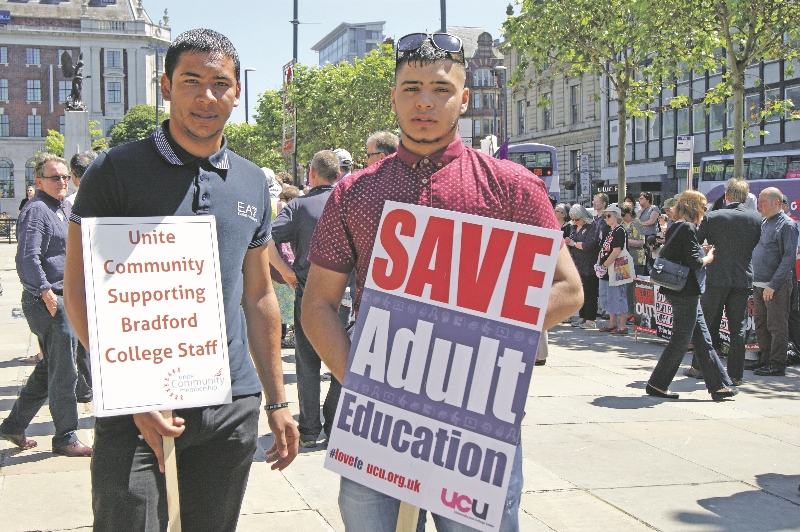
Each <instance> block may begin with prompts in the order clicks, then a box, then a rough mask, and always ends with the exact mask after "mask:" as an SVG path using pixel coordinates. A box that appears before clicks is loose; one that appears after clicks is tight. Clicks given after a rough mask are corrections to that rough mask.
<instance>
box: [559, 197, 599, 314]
mask: <svg viewBox="0 0 800 532" xmlns="http://www.w3.org/2000/svg"><path fill="white" fill-rule="evenodd" d="M569 217H570V219H572V222H573V223H574V224H575V225H573V226H572V233H571V234H570V236H569V237H568V238H566V239H564V243H565V244H566V245H567V247H569V253H570V255H572V260H573V262H574V263H575V267H576V268H577V269H578V273H579V274H580V276H581V284H582V285H583V306H582V307H581V310H580V312H578V316H579V318H580V319H579V320H578V321H576V322H574V323H573V324H572V326H573V327H580V328H581V329H596V328H597V323H596V321H595V320H596V319H597V296H598V288H599V279H598V278H597V275H595V273H594V265H595V263H596V262H597V252H598V251H600V243H599V241H598V235H597V226H596V225H595V223H594V217H592V215H591V214H589V211H587V210H586V209H585V208H584V207H583V206H581V205H573V206H572V208H571V209H570V210H569Z"/></svg>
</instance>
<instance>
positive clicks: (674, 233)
mask: <svg viewBox="0 0 800 532" xmlns="http://www.w3.org/2000/svg"><path fill="white" fill-rule="evenodd" d="M705 206H706V198H705V196H703V194H701V193H700V192H697V191H696V190H686V191H684V192H683V193H681V195H680V196H679V197H678V201H677V203H676V204H675V207H674V208H673V219H674V220H675V223H674V224H672V227H670V228H669V230H668V231H667V234H666V235H665V237H666V241H665V243H664V246H663V247H662V248H661V251H660V253H659V257H658V259H657V260H656V262H655V264H654V265H653V271H651V272H650V274H651V279H652V281H653V282H654V283H656V284H660V285H661V289H660V292H661V293H662V294H664V296H665V297H666V298H667V301H668V302H669V304H670V305H672V336H671V337H670V339H669V343H668V344H667V347H666V348H665V349H664V352H663V353H662V354H661V358H659V359H658V364H656V367H655V369H654V370H653V373H652V375H650V379H649V380H648V382H647V387H646V390H645V391H646V392H647V395H652V396H654V397H661V398H664V399H677V398H678V394H677V393H671V392H670V391H669V385H670V383H671V382H672V380H673V379H674V378H675V374H676V373H677V372H678V368H679V367H680V365H681V361H683V357H684V355H685V354H686V350H687V348H688V347H689V342H691V343H692V344H693V345H694V353H695V356H697V358H698V360H699V361H700V367H701V369H702V370H703V379H704V380H705V383H706V388H707V389H708V391H709V393H710V394H711V397H712V399H714V401H722V400H723V399H726V398H729V397H733V396H734V395H736V394H737V393H738V390H737V389H736V388H735V387H734V386H733V382H732V381H731V378H730V377H729V376H728V372H727V371H725V367H724V366H723V365H722V362H720V360H719V357H718V356H717V353H716V351H714V348H713V347H712V345H711V335H710V334H709V332H708V327H706V320H705V318H704V317H703V309H702V308H701V307H700V294H702V293H703V291H704V289H705V269H704V267H705V266H706V265H707V264H708V263H710V262H711V261H713V260H714V248H713V247H709V248H708V249H707V250H704V249H703V248H702V247H701V246H700V243H699V242H698V241H697V233H696V231H697V228H696V225H698V224H699V223H700V221H701V220H702V219H703V215H704V214H705ZM706 252H707V254H706ZM681 266H683V267H684V268H680V267H681ZM685 267H688V270H687V269H686V268H685ZM673 272H677V273H673ZM681 284H683V286H681ZM668 286H669V287H668Z"/></svg>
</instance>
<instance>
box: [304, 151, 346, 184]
mask: <svg viewBox="0 0 800 532" xmlns="http://www.w3.org/2000/svg"><path fill="white" fill-rule="evenodd" d="M311 168H313V169H314V172H316V174H317V177H319V178H320V179H322V180H323V181H325V182H327V183H333V182H334V181H336V178H337V177H339V158H338V157H337V156H336V154H335V153H333V151H331V150H322V151H318V152H317V153H315V154H314V158H313V159H311Z"/></svg>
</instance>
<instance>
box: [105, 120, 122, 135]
mask: <svg viewBox="0 0 800 532" xmlns="http://www.w3.org/2000/svg"><path fill="white" fill-rule="evenodd" d="M117 124H119V119H117V118H106V123H105V126H106V127H105V132H106V137H110V136H111V130H112V129H114V126H116V125H117Z"/></svg>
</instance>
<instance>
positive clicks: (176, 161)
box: [64, 30, 298, 531]
mask: <svg viewBox="0 0 800 532" xmlns="http://www.w3.org/2000/svg"><path fill="white" fill-rule="evenodd" d="M239 72H240V69H239V59H238V54H237V52H236V50H235V49H234V47H233V45H232V44H231V42H230V41H229V40H228V39H227V38H226V37H225V36H223V35H220V34H219V33H216V32H214V31H211V30H191V31H187V32H185V33H183V34H181V35H179V36H178V37H177V38H176V39H175V41H174V42H173V43H172V45H171V46H170V48H169V50H168V51H167V54H166V57H165V74H164V75H163V76H162V77H161V91H162V94H163V97H164V99H165V100H167V101H169V102H170V104H171V113H170V115H171V119H170V120H167V121H165V122H164V123H163V124H162V125H161V127H160V128H158V129H157V130H156V131H155V133H154V134H153V136H152V137H150V138H148V139H145V140H141V141H137V142H132V143H129V144H125V145H123V146H119V147H117V148H113V149H111V150H109V151H108V152H105V153H104V154H102V155H100V156H99V157H98V159H97V160H96V161H95V163H94V164H93V165H92V166H91V167H90V168H89V170H88V171H87V172H86V175H85V176H84V178H83V180H82V182H81V193H80V194H79V195H78V198H77V201H76V204H75V206H74V208H73V212H72V216H71V218H70V219H71V221H73V222H74V223H73V224H71V226H70V230H69V240H68V251H67V273H66V279H65V283H64V284H65V287H67V293H66V294H65V299H66V303H67V311H68V314H69V316H70V321H71V322H72V323H73V325H74V326H75V330H76V332H77V333H78V336H79V337H80V339H81V342H82V343H83V344H84V345H89V338H88V332H87V331H88V326H87V314H86V295H85V292H84V264H83V255H82V240H81V238H82V236H81V230H80V226H79V224H80V223H81V219H82V218H88V217H163V216H197V215H213V216H214V217H215V219H216V233H217V239H218V245H219V263H220V270H221V277H222V279H221V283H222V292H223V296H224V298H223V299H224V315H225V329H226V331H227V341H228V355H229V366H230V376H231V381H232V395H233V400H232V402H231V403H230V404H223V405H215V406H208V407H200V408H187V409H182V410H177V411H175V412H174V417H173V419H172V424H170V423H167V422H166V421H165V420H163V419H162V418H161V416H160V415H159V414H158V412H151V413H144V414H134V415H132V416H130V415H124V416H115V417H103V418H98V419H97V421H96V424H95V444H94V457H93V460H92V505H93V510H94V518H95V520H94V527H95V529H96V530H164V529H165V528H166V524H167V504H166V496H165V489H164V486H165V480H164V476H163V475H161V474H160V473H159V469H160V470H161V471H162V472H163V471H164V461H163V452H162V436H169V437H175V446H176V452H177V465H178V482H179V485H180V499H181V520H182V523H183V527H184V529H185V530H214V531H221V530H230V531H233V530H235V529H236V523H237V520H238V517H239V510H240V508H241V502H242V498H243V496H244V490H245V486H246V484H247V478H248V475H249V472H250V466H251V464H252V461H253V453H254V452H255V449H256V447H257V441H256V440H257V436H258V416H259V407H260V404H261V392H262V389H263V391H264V392H265V393H266V400H267V405H268V411H267V418H268V421H269V425H270V428H271V429H272V433H273V435H274V437H275V445H274V446H273V447H272V448H271V449H270V450H269V451H267V455H268V456H267V461H270V462H272V461H274V462H275V463H274V464H273V466H272V467H273V469H283V468H284V467H286V466H288V465H289V464H290V463H291V461H292V460H293V459H294V457H295V456H296V454H297V440H298V433H297V428H296V426H295V423H294V420H293V419H292V417H291V414H290V413H289V410H288V408H286V406H287V404H286V402H285V401H286V398H285V395H284V389H283V372H282V367H281V358H280V315H279V311H278V303H277V301H276V299H275V294H274V292H273V289H272V285H271V283H270V275H269V260H268V254H267V246H266V244H267V242H268V241H269V239H270V210H271V209H270V195H269V190H268V188H267V183H266V181H265V179H264V174H263V172H262V171H261V169H259V168H258V167H257V166H255V165H254V164H252V163H250V162H248V161H246V160H245V159H243V158H242V157H240V156H238V155H236V154H235V153H233V152H231V151H230V150H228V149H227V147H226V143H225V139H224V137H223V128H224V125H225V122H226V121H227V119H228V118H229V117H230V114H231V110H232V108H233V107H235V106H237V105H238V103H239V95H240V92H241V85H240V83H239ZM170 243H171V242H170V239H169V238H167V239H161V238H160V239H159V240H158V244H157V245H159V246H163V247H164V250H165V253H168V252H169V249H170ZM140 245H145V244H140ZM187 267H191V268H193V269H197V270H198V272H197V273H199V268H200V267H201V266H200V265H199V264H197V265H195V266H192V265H191V264H188V263H187ZM114 271H116V270H114ZM189 275H190V276H191V273H190V274H189ZM154 312H155V310H154ZM163 321H164V323H172V322H171V321H169V320H167V319H166V317H164V320H163ZM159 323H160V322H159ZM175 323H183V322H178V321H177V320H176V321H175ZM153 324H154V326H155V325H156V322H153ZM188 326H190V327H191V326H192V325H191V323H190V322H189V323H188ZM123 327H124V324H123ZM122 330H123V331H124V330H125V329H124V328H123V329H122ZM147 334H148V333H146V332H141V333H140V335H141V338H147V336H146V335H147ZM208 347H209V349H213V345H209V346H208ZM200 353H202V352H200ZM194 354H195V356H197V355H198V352H197V351H195V352H194ZM251 356H252V360H251ZM186 360H187V362H186V364H189V359H186ZM254 363H255V368H254V366H253V364H254ZM153 366H154V367H155V363H154V364H153ZM259 380H260V382H259ZM96 395H97V394H96Z"/></svg>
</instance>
